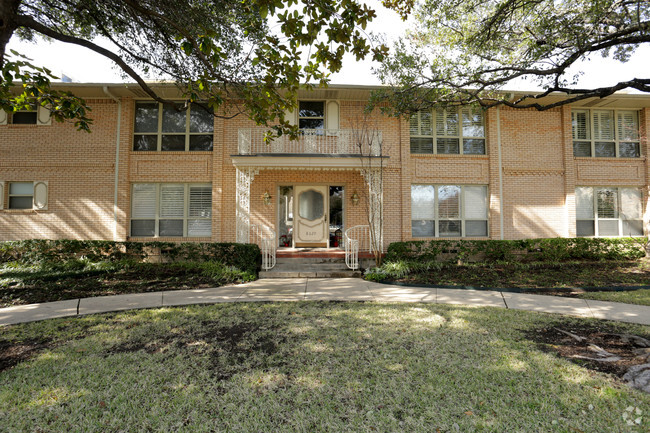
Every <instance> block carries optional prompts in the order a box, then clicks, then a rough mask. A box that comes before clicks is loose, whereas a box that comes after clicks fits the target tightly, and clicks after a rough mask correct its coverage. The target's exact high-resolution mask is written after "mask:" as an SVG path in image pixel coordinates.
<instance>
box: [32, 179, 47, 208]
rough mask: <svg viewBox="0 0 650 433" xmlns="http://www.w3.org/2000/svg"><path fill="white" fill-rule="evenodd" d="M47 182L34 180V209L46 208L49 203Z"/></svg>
mask: <svg viewBox="0 0 650 433" xmlns="http://www.w3.org/2000/svg"><path fill="white" fill-rule="evenodd" d="M48 194H49V182H48V181H47V180H37V181H34V198H33V200H34V202H33V203H34V207H33V209H34V210H47V206H48V203H49V199H48Z"/></svg>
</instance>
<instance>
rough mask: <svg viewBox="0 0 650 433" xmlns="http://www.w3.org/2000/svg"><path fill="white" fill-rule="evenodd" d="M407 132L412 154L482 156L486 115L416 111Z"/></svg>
mask: <svg viewBox="0 0 650 433" xmlns="http://www.w3.org/2000/svg"><path fill="white" fill-rule="evenodd" d="M434 115H435V118H434ZM409 132H410V136H411V153H416V154H417V153H419V154H463V155H485V115H484V112H483V110H481V109H475V108H470V107H462V108H455V107H452V108H444V109H442V108H441V109H438V110H435V111H418V112H416V113H413V114H412V115H411V119H410V124H409Z"/></svg>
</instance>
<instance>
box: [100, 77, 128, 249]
mask: <svg viewBox="0 0 650 433" xmlns="http://www.w3.org/2000/svg"><path fill="white" fill-rule="evenodd" d="M104 93H106V94H107V95H108V96H110V97H111V98H112V99H113V100H114V101H115V102H117V131H116V132H115V134H116V135H115V170H114V173H115V175H114V178H113V185H114V193H113V240H114V241H117V212H118V206H117V197H118V194H117V188H118V186H119V179H120V130H121V128H122V100H121V99H118V98H117V97H116V96H114V95H113V94H112V93H111V92H110V91H109V90H108V86H104ZM130 230H131V229H130V224H129V231H130Z"/></svg>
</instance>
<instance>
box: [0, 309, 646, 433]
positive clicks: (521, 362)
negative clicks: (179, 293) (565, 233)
mask: <svg viewBox="0 0 650 433" xmlns="http://www.w3.org/2000/svg"><path fill="white" fill-rule="evenodd" d="M566 323H569V324H588V325H589V326H592V327H593V326H596V327H598V329H599V330H600V331H601V332H621V333H623V332H628V333H635V334H637V335H642V336H645V337H646V338H647V337H648V336H650V327H647V326H646V327H643V326H634V325H627V324H618V323H611V322H599V321H595V320H579V319H566ZM557 326H562V325H560V324H559V321H558V317H557V316H547V315H539V314H535V313H529V312H522V311H513V310H503V309H490V308H466V307H456V306H445V305H434V304H375V303H373V304H365V303H323V302H304V303H254V304H246V303H241V304H240V303H238V304H218V305H212V306H188V307H184V308H167V309H154V310H140V311H129V312H124V313H119V314H109V315H96V316H86V317H81V318H74V319H57V320H49V321H43V322H36V323H28V324H22V325H17V326H11V327H6V328H4V329H3V332H2V337H0V338H1V339H2V340H4V346H0V347H6V346H20V345H23V346H25V345H28V344H31V345H34V344H41V345H45V347H40V348H35V349H34V350H32V351H31V354H30V355H29V356H31V358H30V359H29V360H25V357H24V358H23V359H22V360H21V361H19V362H18V363H17V364H15V365H14V366H13V367H11V368H8V369H6V370H5V371H2V372H0V418H2V426H3V427H2V428H3V429H5V430H6V431H39V429H40V430H43V431H86V432H105V431H115V432H117V431H133V429H134V426H137V429H138V431H154V432H162V431H164V432H167V431H183V432H221V431H230V432H238V431H239V432H244V431H282V432H325V431H328V432H331V431H337V432H339V431H341V432H345V431H350V432H352V431H355V432H356V431H364V432H366V431H368V432H372V431H378V432H395V431H409V432H427V433H428V432H437V431H440V432H471V431H491V432H504V431H512V432H515V431H516V432H540V431H544V432H612V431H616V432H645V431H648V429H649V428H650V395H648V394H643V393H641V392H639V391H636V390H633V389H631V388H629V387H627V386H626V385H625V384H623V383H622V382H621V381H620V380H619V379H617V377H616V376H614V375H612V374H606V373H602V372H597V371H594V370H590V369H589V368H587V367H588V366H585V365H578V364H576V363H572V362H569V361H567V360H565V359H563V358H561V357H560V356H559V355H558V354H557V353H556V352H555V351H553V350H551V349H550V348H549V347H548V343H547V342H545V341H544V339H543V336H541V335H540V334H539V330H542V329H548V328H549V327H557ZM567 329H574V328H571V327H568V325H567ZM43 336H47V337H48V339H47V341H43V338H42V337H43ZM637 422H638V423H637Z"/></svg>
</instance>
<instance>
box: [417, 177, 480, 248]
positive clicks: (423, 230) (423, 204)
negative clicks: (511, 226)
mask: <svg viewBox="0 0 650 433" xmlns="http://www.w3.org/2000/svg"><path fill="white" fill-rule="evenodd" d="M411 234H412V236H413V237H470V236H476V237H484V236H487V235H488V195H487V186H485V185H411Z"/></svg>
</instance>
